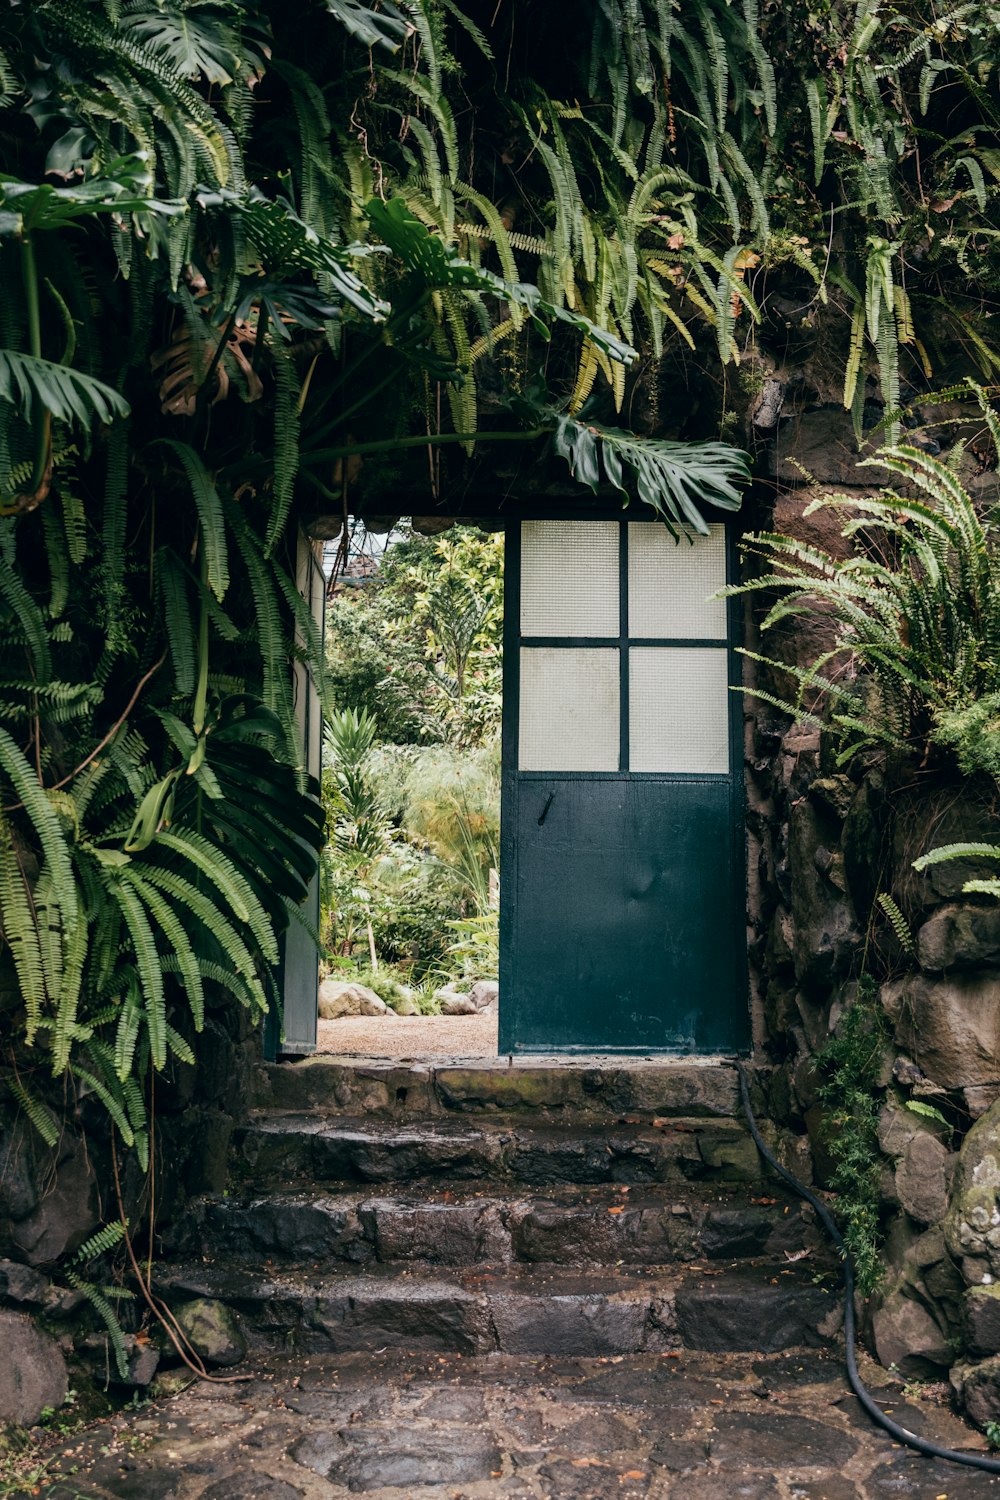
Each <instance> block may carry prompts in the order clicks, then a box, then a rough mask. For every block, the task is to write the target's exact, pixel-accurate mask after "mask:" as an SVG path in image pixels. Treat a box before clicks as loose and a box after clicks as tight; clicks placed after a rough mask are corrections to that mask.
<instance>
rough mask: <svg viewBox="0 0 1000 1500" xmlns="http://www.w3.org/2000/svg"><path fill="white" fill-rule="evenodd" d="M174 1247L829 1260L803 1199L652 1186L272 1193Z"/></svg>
mask: <svg viewBox="0 0 1000 1500" xmlns="http://www.w3.org/2000/svg"><path fill="white" fill-rule="evenodd" d="M170 1248H171V1249H173V1250H174V1251H175V1252H176V1253H179V1254H182V1255H192V1254H195V1255H202V1256H208V1257H210V1258H216V1259H218V1258H220V1257H223V1256H225V1257H230V1258H233V1257H235V1258H243V1259H245V1260H248V1261H250V1260H252V1261H254V1262H255V1263H256V1264H258V1265H259V1264H260V1261H261V1260H262V1259H268V1260H272V1261H277V1262H279V1263H280V1262H282V1261H310V1260H312V1261H314V1262H316V1263H318V1264H321V1265H322V1266H323V1267H324V1268H325V1267H329V1266H331V1265H334V1264H338V1263H339V1264H340V1265H354V1266H365V1265H371V1264H375V1263H381V1264H392V1263H397V1264H400V1263H407V1262H409V1263H413V1262H419V1263H421V1264H423V1265H425V1266H431V1265H449V1266H482V1265H490V1266H495V1267H504V1266H510V1265H517V1264H537V1263H546V1264H557V1265H564V1266H574V1265H575V1266H584V1265H616V1264H625V1265H651V1264H654V1265H655V1264H663V1263H667V1262H671V1261H677V1262H685V1261H691V1260H694V1259H696V1258H698V1257H705V1258H707V1259H709V1260H713V1261H734V1260H737V1259H740V1258H746V1257H752V1256H759V1255H770V1256H780V1255H781V1254H782V1253H783V1252H785V1251H787V1252H788V1253H789V1254H790V1255H793V1254H794V1255H798V1254H799V1253H800V1252H801V1251H803V1250H807V1251H809V1252H810V1253H811V1254H813V1255H815V1254H817V1253H820V1254H821V1253H822V1241H821V1238H820V1236H819V1234H818V1233H817V1230H816V1226H815V1223H814V1216H813V1214H812V1212H811V1210H809V1209H808V1208H804V1206H803V1205H802V1204H801V1202H800V1201H799V1200H797V1199H791V1198H789V1197H787V1196H785V1195H779V1196H767V1197H762V1196H761V1195H760V1193H759V1190H758V1191H757V1192H754V1190H747V1189H742V1190H741V1189H732V1188H727V1189H720V1188H716V1187H708V1186H705V1187H698V1186H694V1187H686V1188H683V1189H677V1188H676V1187H669V1186H657V1185H652V1186H650V1185H645V1186H641V1187H637V1188H635V1189H634V1190H629V1189H627V1188H625V1187H617V1186H612V1185H604V1186H593V1187H583V1188H581V1187H579V1186H571V1187H566V1186H563V1187H558V1186H557V1187H553V1188H550V1189H548V1190H546V1191H545V1192H544V1193H540V1194H531V1193H527V1194H526V1193H523V1192H522V1193H518V1192H514V1191H512V1192H511V1193H509V1194H507V1195H504V1196H498V1195H497V1193H496V1184H491V1183H485V1184H481V1185H477V1184H468V1185H464V1186H463V1187H462V1188H460V1189H441V1188H434V1187H430V1188H419V1187H418V1188H411V1189H410V1190H409V1191H404V1192H399V1191H397V1192H395V1193H393V1194H391V1195H380V1196H374V1195H373V1194H372V1193H371V1192H370V1191H362V1192H358V1191H357V1190H354V1191H352V1192H342V1193H336V1194H330V1193H323V1192H322V1191H314V1192H288V1191H286V1192H275V1193H269V1194H264V1195H259V1194H252V1195H247V1196H244V1197H224V1198H205V1199H202V1200H201V1201H200V1202H196V1203H195V1204H193V1205H191V1206H190V1208H189V1210H188V1213H187V1214H186V1216H185V1219H184V1222H183V1224H182V1225H180V1226H178V1227H177V1228H175V1230H174V1231H173V1236H172V1240H171V1245H170Z"/></svg>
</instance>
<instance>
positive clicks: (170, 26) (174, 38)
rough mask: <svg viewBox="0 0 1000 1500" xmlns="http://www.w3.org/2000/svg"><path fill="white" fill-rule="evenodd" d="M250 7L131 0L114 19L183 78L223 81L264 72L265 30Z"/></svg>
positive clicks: (218, 0)
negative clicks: (150, 2) (120, 14)
mask: <svg viewBox="0 0 1000 1500" xmlns="http://www.w3.org/2000/svg"><path fill="white" fill-rule="evenodd" d="M253 9H254V7H253V6H251V5H240V6H236V5H234V4H233V3H232V0H183V4H178V3H177V0H173V3H170V0H160V3H159V4H156V5H150V4H148V0H132V3H131V4H129V5H126V7H125V10H124V14H123V15H122V18H121V21H120V23H119V25H120V27H121V30H122V31H123V32H126V33H127V34H130V35H131V36H132V37H133V38H134V40H135V41H137V42H139V43H141V44H142V46H144V47H148V48H149V50H150V51H151V52H155V53H157V54H158V56H160V57H162V58H163V60H164V62H166V63H167V64H168V65H169V66H170V67H171V68H173V69H174V70H175V72H177V73H179V74H180V75H181V77H182V78H191V79H195V78H199V77H200V78H204V80H205V82H206V83H219V84H227V83H232V82H233V80H234V78H239V77H241V76H242V77H244V78H245V77H247V76H248V75H253V74H258V73H261V72H263V69H264V64H265V60H266V58H267V56H268V53H269V50H270V49H269V46H268V43H269V41H270V36H269V32H268V29H267V26H266V25H265V24H264V23H263V22H262V21H261V20H260V19H259V18H257V17H255V16H254V15H253ZM241 12H242V14H241Z"/></svg>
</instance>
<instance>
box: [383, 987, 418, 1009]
mask: <svg viewBox="0 0 1000 1500" xmlns="http://www.w3.org/2000/svg"><path fill="white" fill-rule="evenodd" d="M390 1009H391V1010H394V1011H395V1013H396V1015H397V1016H419V1014H420V1006H419V1005H418V1004H417V1002H416V999H415V997H414V994H413V991H412V990H411V989H410V986H409V985H408V984H401V985H400V986H399V992H398V994H396V995H395V996H394V997H393V1001H392V1005H391V1006H390Z"/></svg>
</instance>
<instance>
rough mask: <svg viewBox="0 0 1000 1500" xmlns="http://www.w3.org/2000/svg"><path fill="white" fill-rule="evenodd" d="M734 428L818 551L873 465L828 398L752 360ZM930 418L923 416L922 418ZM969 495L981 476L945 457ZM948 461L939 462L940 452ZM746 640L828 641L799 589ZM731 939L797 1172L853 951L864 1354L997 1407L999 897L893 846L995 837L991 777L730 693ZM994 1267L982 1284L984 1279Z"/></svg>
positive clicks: (929, 430)
mask: <svg viewBox="0 0 1000 1500" xmlns="http://www.w3.org/2000/svg"><path fill="white" fill-rule="evenodd" d="M962 413H963V409H962V408H960V407H955V408H954V409H953V410H950V409H949V410H948V411H945V412H944V413H942V412H941V411H940V410H938V411H937V412H936V413H933V412H931V411H928V412H927V413H925V414H924V415H926V417H927V419H928V422H929V421H930V420H931V419H932V418H933V419H934V420H935V421H936V420H938V419H940V417H941V416H942V415H944V416H946V417H950V418H952V419H953V420H954V425H953V426H951V427H949V428H945V429H941V428H940V427H938V426H936V425H935V426H933V427H932V426H930V425H928V426H926V427H917V428H915V429H913V430H911V431H910V432H909V433H908V434H907V435H906V440H907V441H908V442H911V443H916V444H917V445H918V446H924V447H925V448H928V449H929V450H931V451H934V452H938V451H941V449H942V448H945V447H947V446H948V445H949V444H951V443H953V442H954V441H955V440H956V437H957V435H958V434H959V433H962V435H963V436H967V435H968V433H967V432H966V431H965V430H964V429H963V428H962V427H961V425H960V424H959V423H958V421H957V419H958V418H959V417H960V416H961V415H962ZM754 416H755V417H756V419H757V420H756V421H755V423H754V432H755V436H756V438H757V441H758V446H759V448H760V449H761V450H763V453H764V455H765V456H766V459H767V464H768V468H769V471H770V473H771V475H772V477H773V480H774V482H775V498H774V501H773V509H772V511H771V514H769V515H768V514H766V513H765V515H764V516H763V517H762V519H764V520H765V521H766V522H767V523H768V524H771V525H773V529H774V530H777V531H782V532H785V533H787V534H790V535H792V536H795V537H798V538H799V539H801V540H802V541H804V542H809V543H813V544H818V545H820V546H822V547H824V548H826V549H827V550H829V551H831V552H832V553H833V554H834V555H836V556H844V555H845V552H844V548H845V546H846V544H845V542H844V540H843V538H842V537H841V536H840V535H839V530H840V522H839V521H837V519H836V517H835V516H834V515H833V514H832V513H831V512H830V511H821V512H819V513H816V514H814V515H812V516H806V515H805V514H804V512H805V511H806V509H807V507H808V505H809V504H810V502H811V501H813V500H814V499H816V498H817V497H819V496H822V495H824V494H828V493H850V492H851V490H852V489H854V490H855V491H856V492H857V493H862V492H863V491H862V490H861V489H860V487H859V480H862V481H866V482H867V483H868V484H869V486H870V484H871V483H872V482H878V477H879V476H878V473H877V470H876V471H874V472H873V471H872V470H871V469H867V470H859V469H858V468H857V467H856V463H857V454H856V451H854V444H853V438H852V434H851V431H850V424H849V420H848V417H847V414H846V413H845V412H843V411H842V410H840V409H838V408H837V407H835V406H834V405H832V404H813V405H809V404H808V403H805V404H801V403H800V404H799V405H798V406H797V407H796V406H795V405H794V404H793V403H792V402H791V401H790V400H789V399H788V394H787V392H785V391H784V390H783V389H782V388H781V382H780V381H779V380H777V379H775V378H773V377H772V378H770V379H769V381H768V382H767V383H765V387H764V391H763V392H762V395H761V397H760V398H759V400H758V403H757V407H756V409H755V413H754ZM942 431H943V432H944V434H945V435H944V436H942ZM963 467H964V473H963V476H962V477H963V479H964V481H965V482H966V483H967V484H968V486H969V488H970V490H971V491H972V492H973V494H974V495H976V496H977V498H981V499H983V500H994V499H995V498H996V491H997V475H996V474H995V473H993V472H989V473H986V474H982V475H980V474H978V472H977V471H976V469H975V467H974V464H973V462H972V461H970V460H968V459H964V460H963ZM960 472H961V470H960ZM756 618H759V610H758V608H757V606H756V605H755V606H754V607H753V609H750V610H748V612H747V633H748V638H749V639H748V643H749V644H750V645H751V646H752V647H755V648H756V649H762V650H763V651H764V652H765V654H767V655H769V656H775V657H777V658H778V659H779V660H781V661H783V662H787V663H789V664H792V665H799V666H804V665H809V664H811V663H812V662H813V661H815V659H816V658H817V657H818V656H819V655H821V654H822V653H823V652H824V651H826V650H827V649H828V648H829V647H830V645H831V642H832V634H831V626H830V620H829V617H828V615H827V614H826V612H825V611H824V609H823V608H822V607H821V606H818V607H817V608H816V609H815V611H813V612H811V613H810V614H808V615H806V616H799V617H792V618H791V619H789V620H788V621H786V622H783V624H782V626H781V627H780V628H779V629H777V630H775V631H772V632H769V633H768V635H767V637H766V638H765V640H764V641H763V643H760V642H759V641H758V640H757V639H756V637H755V633H754V632H755V619H756ZM748 673H749V685H751V686H758V687H760V688H762V689H764V690H766V691H769V692H771V693H774V694H776V695H778V696H782V697H786V698H787V697H788V696H794V684H793V679H792V678H791V677H790V676H789V675H788V674H786V673H781V672H775V671H774V670H773V669H770V668H767V667H763V666H760V665H759V664H754V663H748ZM746 743H747V793H748V830H749V850H750V868H749V888H750V956H751V969H752V975H753V987H754V1004H755V1035H756V1038H757V1042H758V1046H759V1048H760V1049H761V1051H762V1052H763V1054H764V1055H765V1056H768V1057H769V1058H770V1059H771V1061H772V1062H773V1063H774V1064H775V1073H774V1086H773V1090H772V1101H771V1102H772V1112H773V1113H774V1114H775V1115H776V1116H780V1115H781V1114H782V1113H784V1115H785V1118H786V1120H788V1121H789V1122H794V1123H795V1124H796V1126H797V1128H798V1129H800V1130H801V1131H803V1132H804V1133H805V1134H807V1135H808V1138H809V1142H810V1145H811V1147H812V1160H813V1169H814V1174H815V1180H816V1181H817V1182H818V1183H819V1184H820V1186H823V1185H825V1184H826V1182H827V1181H828V1177H829V1172H830V1161H829V1152H828V1149H827V1146H826V1141H825V1138H824V1112H823V1109H822V1107H821V1106H820V1104H819V1103H818V1101H817V1077H816V1069H815V1065H814V1059H815V1055H816V1053H817V1051H819V1050H820V1049H821V1048H822V1047H823V1045H824V1043H825V1042H826V1041H827V1040H828V1038H829V1037H830V1036H831V1035H832V1034H834V1033H836V1031H837V1027H838V1023H839V1021H840V1019H841V1017H842V1016H843V1015H844V1013H845V1010H846V1009H847V1008H848V1007H849V1006H850V1005H851V1004H852V1003H853V1001H854V999H855V997H856V993H857V984H858V979H859V977H860V976H861V974H862V972H865V973H867V974H868V975H870V976H873V977H874V978H875V980H877V982H878V986H879V988H878V1004H879V1006H880V1008H881V1010H882V1013H883V1015H884V1017H885V1021H886V1025H887V1030H888V1034H889V1036H890V1037H891V1044H890V1046H889V1047H888V1048H887V1050H886V1052H885V1055H884V1058H883V1064H882V1091H881V1101H882V1104H881V1117H880V1125H879V1145H880V1147H881V1151H882V1154H883V1162H884V1165H883V1171H882V1180H881V1193H880V1197H881V1204H880V1208H881V1216H882V1221H883V1226H884V1229H885V1235H886V1241H885V1251H884V1257H885V1264H886V1273H885V1279H884V1283H883V1285H882V1287H881V1289H880V1291H879V1292H878V1293H877V1294H876V1296H875V1297H874V1298H873V1299H872V1301H871V1304H870V1307H869V1308H868V1310H867V1314H868V1315H867V1320H866V1330H867V1334H868V1337H869V1341H870V1343H871V1345H872V1347H873V1349H874V1351H875V1352H876V1353H877V1355H878V1357H879V1359H880V1360H881V1361H882V1363H883V1364H885V1365H892V1366H895V1367H896V1368H897V1369H898V1370H899V1371H901V1372H902V1373H904V1374H906V1375H908V1376H913V1377H918V1378H936V1379H941V1378H944V1377H946V1376H947V1375H948V1373H949V1371H950V1372H951V1378H952V1382H953V1384H954V1387H955V1390H956V1392H957V1393H958V1394H959V1396H960V1397H961V1398H962V1399H963V1400H964V1402H965V1404H966V1407H967V1409H968V1411H969V1413H970V1415H971V1416H973V1417H974V1419H975V1420H977V1421H980V1422H984V1421H986V1420H990V1419H997V1418H1000V1207H998V1195H1000V907H998V906H997V904H996V903H995V902H994V901H992V900H991V899H990V898H989V897H971V896H966V895H964V894H963V892H962V887H963V885H964V883H965V881H966V880H967V879H969V878H970V876H974V875H979V874H986V873H995V870H993V871H986V870H984V869H976V868H974V867H972V866H970V865H969V864H967V863H965V864H963V863H958V862H956V863H949V864H944V865H940V866H936V867H932V868H931V869H929V870H928V871H927V872H926V873H924V874H922V875H920V874H917V873H916V872H914V871H913V869H912V863H913V860H914V859H916V858H917V856H918V855H920V854H922V853H925V852H927V851H928V850H930V849H932V848H935V847H937V846H940V845H943V844H947V843H952V842H959V841H965V840H975V841H993V842H1000V805H998V801H997V796H996V789H995V787H993V785H992V784H986V783H985V782H984V783H983V784H976V783H968V782H966V783H960V782H958V781H957V780H949V779H948V778H946V777H944V776H941V775H939V776H935V775H933V774H931V773H929V772H927V771H926V770H922V769H921V768H913V767H909V768H903V769H902V770H896V771H895V772H893V773H880V772H878V771H873V770H869V771H868V772H862V770H861V769H860V768H858V767H852V768H851V769H850V770H848V771H845V770H843V769H841V768H839V767H838V766H837V765H836V762H835V756H834V751H833V747H832V746H831V744H829V743H828V742H827V737H826V736H824V735H821V733H820V732H819V731H818V730H817V729H814V728H812V727H806V726H804V725H802V724H792V725H791V726H790V725H789V722H788V719H787V718H783V717H782V716H780V715H779V714H777V713H776V712H775V711H774V710H772V709H771V708H769V707H767V706H766V705H760V704H759V702H758V705H757V706H755V704H754V700H753V699H748V700H747V741H746ZM880 892H886V893H888V894H889V895H891V896H892V897H893V899H894V900H895V901H896V903H897V904H898V906H899V908H900V910H901V912H902V914H903V916H904V917H905V919H906V922H907V924H908V925H909V928H910V930H911V933H912V951H907V947H906V946H904V944H903V943H901V942H900V940H899V937H898V936H897V934H896V933H895V931H894V930H893V927H892V925H891V924H890V923H889V922H888V921H887V919H886V918H885V916H884V914H883V913H882V912H881V911H880V909H879V908H878V906H877V905H876V897H877V896H878V894H879V893H880ZM995 1283H996V1284H995Z"/></svg>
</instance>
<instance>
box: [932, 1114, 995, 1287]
mask: <svg viewBox="0 0 1000 1500" xmlns="http://www.w3.org/2000/svg"><path fill="white" fill-rule="evenodd" d="M944 1232H945V1239H946V1241H947V1245H948V1249H949V1251H950V1253H951V1254H952V1256H954V1258H955V1259H956V1260H957V1261H958V1262H959V1263H960V1265H961V1269H962V1275H963V1276H964V1278H965V1280H966V1282H967V1283H968V1284H969V1285H975V1286H989V1285H991V1284H992V1283H993V1281H994V1280H995V1279H996V1278H997V1277H998V1276H1000V1100H998V1101H997V1103H996V1104H992V1105H991V1106H990V1108H989V1109H988V1110H987V1111H986V1113H985V1114H984V1115H981V1116H980V1118H979V1119H978V1120H977V1121H976V1123H975V1124H974V1125H973V1127H972V1129H971V1130H970V1131H969V1133H968V1135H967V1136H966V1137H965V1141H964V1143H963V1145H962V1149H961V1151H960V1152H959V1155H958V1166H957V1168H956V1171H955V1184H954V1189H953V1191H952V1197H951V1207H950V1209H949V1210H948V1216H947V1218H946V1219H945V1225H944Z"/></svg>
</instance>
